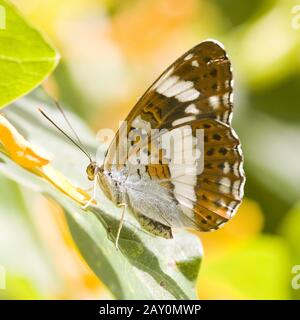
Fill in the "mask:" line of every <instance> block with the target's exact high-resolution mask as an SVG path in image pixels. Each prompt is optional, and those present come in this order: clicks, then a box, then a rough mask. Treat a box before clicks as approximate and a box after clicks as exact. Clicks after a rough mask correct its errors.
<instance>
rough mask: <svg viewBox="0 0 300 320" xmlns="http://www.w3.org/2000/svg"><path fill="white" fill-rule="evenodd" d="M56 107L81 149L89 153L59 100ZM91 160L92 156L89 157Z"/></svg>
mask: <svg viewBox="0 0 300 320" xmlns="http://www.w3.org/2000/svg"><path fill="white" fill-rule="evenodd" d="M54 102H55V105H56V107H57V109H58V110H59V112H60V113H61V114H62V116H63V117H64V119H65V121H66V123H67V125H68V127H69V128H70V130H71V131H72V132H73V134H74V136H75V137H76V139H77V142H78V144H80V146H81V148H82V149H84V150H85V152H86V153H88V151H87V150H86V148H85V146H84V144H83V143H82V141H81V140H80V138H79V136H78V134H77V133H76V131H75V130H74V128H73V126H72V125H71V122H70V121H69V119H68V117H67V116H66V113H65V112H64V110H63V108H62V107H61V106H60V104H59V102H58V101H57V100H54ZM89 156H90V158H91V155H89Z"/></svg>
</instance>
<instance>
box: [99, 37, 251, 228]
mask: <svg viewBox="0 0 300 320" xmlns="http://www.w3.org/2000/svg"><path fill="white" fill-rule="evenodd" d="M232 85H233V81H232V72H231V64H230V61H229V59H228V57H227V55H226V52H225V50H224V48H223V47H222V46H221V45H220V44H219V43H217V42H215V41H204V42H202V43H200V44H199V45H197V46H195V47H194V48H192V49H191V50H189V51H188V52H186V53H185V54H184V55H183V56H181V57H180V58H179V59H177V60H176V61H175V62H174V63H173V64H172V65H171V66H170V67H169V68H168V69H167V70H166V71H165V72H164V73H163V74H162V75H161V76H160V77H159V78H158V79H157V80H156V81H155V82H154V84H153V85H152V86H151V87H150V88H149V89H148V90H147V91H146V93H145V94H144V95H143V96H142V97H141V98H140V100H139V101H138V102H137V104H136V105H135V107H134V108H133V109H132V111H131V112H130V114H129V115H128V117H127V118H126V121H125V123H126V127H124V128H123V127H121V129H120V130H119V131H118V133H117V134H116V136H115V138H114V140H113V142H112V145H111V147H110V148H109V150H108V152H107V155H106V158H105V163H104V167H105V168H106V169H108V170H110V169H111V167H112V164H117V166H118V168H119V169H120V168H122V167H124V166H127V167H129V163H132V162H133V161H132V159H133V158H135V157H136V155H137V154H139V155H141V154H143V152H144V151H145V150H146V152H144V153H145V154H146V155H145V156H146V159H147V161H146V162H145V163H141V161H140V160H139V163H138V164H137V166H131V167H132V168H133V169H132V170H134V172H131V173H130V174H135V173H136V172H137V171H139V175H140V176H141V177H149V178H150V179H151V181H155V183H156V184H159V186H160V187H162V188H163V189H162V190H161V191H162V192H161V193H162V194H164V191H165V190H167V197H170V199H169V200H170V203H176V205H177V207H176V208H177V209H178V208H179V210H177V209H176V210H175V209H174V210H173V216H172V214H169V215H166V214H165V212H164V211H167V210H164V208H159V210H155V208H153V207H151V205H149V206H148V207H147V205H144V206H142V207H141V206H139V205H138V203H137V202H138V201H140V198H138V199H136V200H134V199H133V200H131V201H132V202H133V203H132V206H133V207H138V208H139V212H140V213H141V214H142V215H145V216H147V217H149V218H151V219H153V220H155V221H159V222H161V223H164V224H166V225H169V226H188V227H193V228H196V229H199V230H205V231H206V230H211V229H216V228H218V226H219V225H220V224H222V223H224V222H226V221H227V220H228V219H230V218H231V217H232V216H233V214H234V213H235V211H236V209H237V207H238V205H239V203H240V202H241V199H242V196H243V185H244V180H245V178H244V173H243V169H242V153H241V149H240V142H239V139H238V138H237V136H236V134H235V132H234V131H233V129H232V128H231V126H230V122H231V115H232ZM186 129H187V130H190V131H189V132H190V133H188V134H187V133H186V131H184V130H186ZM196 129H200V130H203V131H204V135H203V138H204V148H203V150H202V153H203V159H202V160H203V161H202V162H203V168H202V169H201V170H199V168H198V167H197V166H198V165H199V163H198V162H196V161H194V162H193V161H190V162H189V163H184V164H181V165H178V164H176V165H174V164H172V161H171V160H172V159H169V160H170V161H169V163H166V161H164V160H165V159H164V158H165V155H164V154H163V152H162V151H163V150H162V149H161V146H160V144H159V142H158V137H159V138H160V139H161V137H162V136H163V135H166V134H168V133H164V131H163V130H166V132H175V131H176V133H178V132H179V133H183V134H181V135H180V136H179V140H180V139H183V137H185V138H186V137H187V138H188V139H192V140H193V139H195V138H196ZM153 130H157V135H156V136H155V134H154V136H153V134H152V131H153ZM149 136H151V138H149ZM122 137H123V138H124V137H125V139H122ZM180 137H181V138H180ZM120 141H122V142H121V143H120ZM189 145H190V144H188V143H187V144H186V143H183V144H182V148H181V150H180V152H183V153H184V152H185V151H187V150H185V148H188V147H186V146H189ZM120 149H123V150H122V151H121V152H120ZM177 151H178V150H177ZM153 156H155V157H156V159H157V160H158V161H156V162H155V164H152V161H149V159H150V158H152V157H153ZM169 157H170V156H169ZM173 157H174V154H173ZM171 158H172V156H171ZM149 162H150V163H149ZM144 187H145V188H146V189H149V188H147V185H145V186H144ZM148 187H149V185H148ZM151 187H154V186H152V185H151ZM154 189H155V187H154ZM147 192H148V198H147V196H145V197H144V198H143V199H144V202H145V204H147V202H153V201H154V200H153V199H152V198H151V197H150V196H149V190H145V193H147ZM149 197H150V198H149ZM147 199H148V200H147ZM135 202H136V203H135ZM154 202H155V201H154ZM161 205H164V202H163V201H161ZM159 206H160V204H156V207H159ZM141 211H142V212H141ZM153 211H154V212H153ZM174 215H176V217H174Z"/></svg>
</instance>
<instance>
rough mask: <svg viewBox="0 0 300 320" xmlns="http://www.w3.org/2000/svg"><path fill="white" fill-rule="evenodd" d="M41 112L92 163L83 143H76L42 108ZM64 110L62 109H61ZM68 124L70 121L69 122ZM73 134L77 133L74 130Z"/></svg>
mask: <svg viewBox="0 0 300 320" xmlns="http://www.w3.org/2000/svg"><path fill="white" fill-rule="evenodd" d="M38 110H39V112H40V113H41V114H42V115H43V116H44V117H45V118H46V119H47V120H48V121H49V122H50V123H51V124H52V125H53V126H54V127H55V128H56V129H57V130H59V131H60V132H61V133H62V134H63V135H64V136H65V137H66V138H68V139H69V140H70V141H71V142H72V143H73V144H74V145H75V146H76V147H77V148H78V149H80V150H81V151H82V152H83V153H84V154H85V155H86V156H87V157H88V158H89V160H90V162H92V161H93V160H92V157H91V156H90V154H89V153H88V152H87V151H86V150H85V148H84V147H83V145H82V143H81V141H80V140H79V139H78V142H77V141H75V140H74V139H73V138H72V137H70V136H69V135H68V134H67V133H66V132H65V131H64V130H63V129H61V128H60V127H59V126H58V125H57V124H56V123H55V122H54V121H53V120H52V119H51V118H50V117H49V116H48V115H47V114H46V113H45V112H44V111H43V110H42V109H41V108H39V109H38ZM61 110H62V109H61ZM63 114H64V113H63ZM64 118H65V119H66V120H67V118H66V117H65V116H64ZM67 123H68V124H70V123H69V121H67ZM72 132H74V133H75V130H74V129H72ZM75 136H76V138H77V134H75Z"/></svg>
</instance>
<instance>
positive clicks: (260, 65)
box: [0, 0, 300, 299]
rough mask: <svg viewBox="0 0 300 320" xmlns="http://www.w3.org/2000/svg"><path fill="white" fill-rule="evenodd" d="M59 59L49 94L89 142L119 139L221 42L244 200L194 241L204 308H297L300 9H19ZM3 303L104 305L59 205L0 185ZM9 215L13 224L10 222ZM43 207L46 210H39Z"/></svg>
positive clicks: (185, 2)
mask: <svg viewBox="0 0 300 320" xmlns="http://www.w3.org/2000/svg"><path fill="white" fill-rule="evenodd" d="M12 2H14V3H15V4H16V5H17V7H18V8H19V9H20V11H22V12H23V13H24V15H25V16H26V17H27V18H28V20H29V21H31V22H32V24H33V25H35V26H37V27H38V28H39V29H40V30H41V31H43V32H44V33H45V34H46V35H47V36H48V38H50V39H51V41H52V43H53V44H54V45H55V46H56V47H57V48H58V50H59V51H60V53H61V56H62V60H61V63H60V65H59V66H58V68H57V70H56V71H55V73H54V74H53V75H52V76H51V77H50V79H48V80H47V82H46V83H45V84H44V85H45V87H46V88H47V90H48V91H49V92H51V94H52V95H54V96H56V97H57V98H59V99H60V100H61V101H63V102H65V103H66V104H68V105H69V106H70V107H71V108H72V110H73V111H74V112H75V113H77V114H78V115H79V116H80V117H81V118H82V119H84V120H85V121H86V122H87V123H88V124H89V125H90V127H91V128H92V129H93V130H94V131H95V132H96V131H97V130H98V129H101V128H104V127H105V128H107V127H108V128H113V129H116V128H117V126H118V124H119V120H122V119H123V118H124V117H125V116H126V114H127V113H128V112H129V110H130V109H131V108H132V106H133V105H134V103H135V102H136V100H137V98H138V97H139V96H140V95H141V94H142V93H143V92H144V91H145V90H146V88H147V87H148V86H149V85H150V84H151V83H152V82H153V81H154V80H155V78H156V77H157V76H158V75H159V74H160V73H161V72H162V71H163V70H164V69H165V68H166V67H167V66H168V65H169V64H170V63H171V62H172V61H173V60H175V59H176V58H177V57H178V56H179V55H181V54H182V53H184V52H185V51H186V50H188V49H189V48H190V47H192V46H194V45H195V44H197V43H198V42H200V41H202V40H204V39H206V38H215V39H217V40H219V41H221V42H223V43H224V45H225V47H226V49H227V51H228V53H229V56H230V57H231V59H232V63H233V68H234V76H235V112H234V121H233V125H234V127H235V129H236V131H237V132H238V134H239V136H240V137H241V140H242V146H243V151H244V154H245V170H246V175H247V183H246V196H245V200H244V202H243V204H242V206H241V207H240V209H239V212H238V214H237V215H236V216H235V217H234V219H232V221H230V222H229V223H227V224H226V225H225V227H224V228H223V229H221V230H219V231H217V232H213V233H209V234H203V233H201V234H199V237H200V238H201V240H202V242H203V246H204V258H203V261H202V265H201V270H200V275H199V279H198V287H197V292H198V296H199V298H200V299H298V298H300V289H299V290H297V289H296V288H293V287H292V279H293V277H294V276H295V275H294V274H293V273H292V267H293V266H294V265H300V188H299V185H300V148H299V147H300V126H299V124H300V98H299V93H300V17H299V13H300V8H298V9H297V5H298V6H299V5H300V3H299V2H298V3H297V1H290V0H254V1H233V0H126V1H124V0H102V1H101V0H44V1H37V0H14V1H12ZM0 185H1V192H0V264H2V265H5V266H6V268H7V269H9V271H10V272H9V276H8V279H7V281H9V283H10V285H9V286H8V287H7V290H0V298H10V299H11V298H13V299H41V298H46V299H55V298H62V299H87V298H90V299H101V298H109V297H110V296H109V293H108V292H107V290H106V289H105V288H104V286H103V285H102V284H101V281H100V280H99V279H97V277H96V276H95V275H94V274H93V273H92V271H91V270H90V269H89V267H88V266H87V265H86V263H85V262H84V260H83V259H82V258H81V256H80V254H79V253H78V251H77V249H76V247H75V245H74V243H73V241H72V238H71V236H70V234H69V231H68V228H67V225H66V221H65V220H64V216H63V212H62V210H61V209H60V207H59V206H58V205H57V204H56V203H54V202H50V201H49V200H46V199H45V198H43V197H42V196H39V195H37V194H35V193H32V192H31V191H28V190H26V189H24V188H20V187H19V186H17V185H16V184H15V183H14V182H11V181H9V180H7V179H6V178H4V177H3V176H0ZM7 208H9V212H10V214H9V215H8V214H7ZM41 208H43V210H40V209H41Z"/></svg>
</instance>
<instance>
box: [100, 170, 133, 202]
mask: <svg viewBox="0 0 300 320" xmlns="http://www.w3.org/2000/svg"><path fill="white" fill-rule="evenodd" d="M98 179H99V185H100V187H101V189H102V191H103V192H104V193H105V195H106V196H107V197H108V198H109V199H110V200H111V201H113V202H115V203H117V204H119V203H122V202H123V201H124V194H125V193H124V192H125V182H126V179H127V172H126V170H125V169H123V170H116V169H115V168H114V167H112V168H111V169H104V167H103V166H102V167H100V169H99V173H98Z"/></svg>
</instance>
